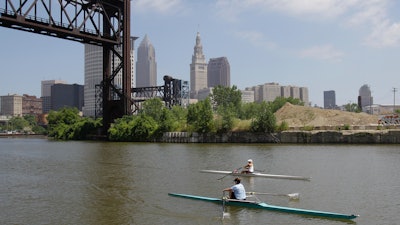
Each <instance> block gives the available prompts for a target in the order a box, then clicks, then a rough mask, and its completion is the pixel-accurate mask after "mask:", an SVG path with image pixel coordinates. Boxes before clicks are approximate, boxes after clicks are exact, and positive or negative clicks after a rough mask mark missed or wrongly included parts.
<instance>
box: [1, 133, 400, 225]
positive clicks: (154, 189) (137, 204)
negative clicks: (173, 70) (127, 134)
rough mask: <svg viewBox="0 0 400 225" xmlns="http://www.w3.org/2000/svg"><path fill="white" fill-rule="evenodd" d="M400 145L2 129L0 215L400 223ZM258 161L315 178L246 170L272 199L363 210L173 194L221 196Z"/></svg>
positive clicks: (7, 219)
mask: <svg viewBox="0 0 400 225" xmlns="http://www.w3.org/2000/svg"><path fill="white" fill-rule="evenodd" d="M399 147H400V146H399V145H282V144H163V143H109V142H85V141H79V142H75V141H68V142H62V141H51V140H47V139H40V138H36V139H29V138H28V139H23V138H22V139H21V138H0V202H1V203H0V224H107V225H108V224H151V225H153V224H174V225H176V224H251V225H255V224H307V225H308V224H323V225H330V224H349V223H350V224H352V223H353V224H373V225H376V224H379V225H386V224H387V225H389V224H390V225H395V224H400V214H399V210H400V175H399V174H400V173H399V171H400V148H399ZM248 158H251V159H253V160H254V163H255V167H256V170H262V171H264V172H265V173H271V174H287V175H299V176H309V177H312V179H311V181H298V180H280V179H267V178H243V180H242V182H243V184H244V185H245V187H246V189H247V191H256V192H268V193H277V194H290V193H300V199H299V200H291V199H289V198H288V197H286V196H271V195H260V196H259V199H260V200H263V201H266V202H268V203H270V204H274V205H282V206H290V207H298V208H306V209H315V210H323V211H331V212H339V213H346V214H359V215H360V217H359V218H357V219H355V220H354V222H351V221H340V220H330V219H322V218H316V217H306V216H300V215H293V214H286V213H278V212H270V211H265V210H259V209H248V208H237V207H227V212H228V213H229V215H228V216H227V217H225V218H224V219H222V206H221V205H218V204H214V203H209V202H203V201H195V200H190V199H182V198H176V197H172V196H169V195H168V193H169V192H176V193H185V194H193V195H201V196H209V197H221V195H222V189H223V188H226V187H229V186H231V185H232V184H233V182H232V180H233V177H230V176H227V177H225V178H223V179H219V178H221V177H223V175H217V174H209V173H200V172H199V171H200V170H204V169H215V170H233V169H234V168H238V167H240V166H242V165H244V164H245V163H246V161H247V159H248Z"/></svg>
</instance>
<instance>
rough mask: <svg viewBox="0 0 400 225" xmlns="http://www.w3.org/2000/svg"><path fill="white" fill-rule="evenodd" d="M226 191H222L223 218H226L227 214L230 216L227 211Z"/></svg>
mask: <svg viewBox="0 0 400 225" xmlns="http://www.w3.org/2000/svg"><path fill="white" fill-rule="evenodd" d="M225 200H226V197H225V192H222V219H224V218H225V216H227V217H229V216H230V214H229V213H226V212H225Z"/></svg>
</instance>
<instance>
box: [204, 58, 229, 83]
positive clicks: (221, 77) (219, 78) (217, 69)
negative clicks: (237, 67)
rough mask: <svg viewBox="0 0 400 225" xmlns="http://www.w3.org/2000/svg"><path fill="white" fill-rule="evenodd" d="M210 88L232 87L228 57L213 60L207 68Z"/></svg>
mask: <svg viewBox="0 0 400 225" xmlns="http://www.w3.org/2000/svg"><path fill="white" fill-rule="evenodd" d="M207 83H208V87H216V86H218V85H221V86H224V87H230V86H231V67H230V65H229V62H228V59H227V58H226V57H219V58H212V59H210V61H209V62H208V67H207Z"/></svg>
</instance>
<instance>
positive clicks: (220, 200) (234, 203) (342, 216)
mask: <svg viewBox="0 0 400 225" xmlns="http://www.w3.org/2000/svg"><path fill="white" fill-rule="evenodd" d="M168 195H170V196H175V197H181V198H189V199H194V200H202V201H208V202H214V203H218V204H225V205H230V206H239V207H248V208H257V209H265V210H270V211H278V212H286V213H294V214H301V215H307V216H317V217H324V218H332V219H347V220H351V219H355V218H357V217H358V215H354V214H341V213H334V212H326V211H317V210H309V209H300V208H291V207H284V206H276V205H270V204H267V203H264V202H259V201H248V200H236V199H225V198H212V197H204V196H197V195H188V194H178V193H168Z"/></svg>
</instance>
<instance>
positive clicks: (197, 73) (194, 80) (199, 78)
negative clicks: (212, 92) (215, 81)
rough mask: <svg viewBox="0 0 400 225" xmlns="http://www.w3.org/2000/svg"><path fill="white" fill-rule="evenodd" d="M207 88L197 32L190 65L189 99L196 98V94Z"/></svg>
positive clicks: (201, 50) (205, 70) (203, 61)
mask: <svg viewBox="0 0 400 225" xmlns="http://www.w3.org/2000/svg"><path fill="white" fill-rule="evenodd" d="M203 88H207V63H206V58H205V56H204V54H203V46H202V44H201V40H200V33H199V32H197V36H196V45H195V46H194V52H193V55H192V63H191V64H190V98H196V96H197V92H198V91H199V90H201V89H203Z"/></svg>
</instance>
